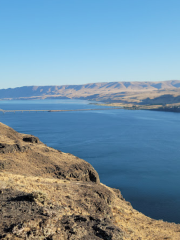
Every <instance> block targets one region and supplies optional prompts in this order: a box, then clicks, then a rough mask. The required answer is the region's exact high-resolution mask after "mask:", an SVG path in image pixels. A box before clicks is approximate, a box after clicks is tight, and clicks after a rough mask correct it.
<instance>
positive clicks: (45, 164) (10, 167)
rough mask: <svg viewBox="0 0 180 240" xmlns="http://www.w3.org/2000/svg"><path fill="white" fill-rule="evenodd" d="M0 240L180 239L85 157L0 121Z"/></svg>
mask: <svg viewBox="0 0 180 240" xmlns="http://www.w3.org/2000/svg"><path fill="white" fill-rule="evenodd" d="M0 215H1V218H0V239H6V240H7V239H9V240H11V239H13V240H20V239H37V240H39V239H42V240H45V239H46V240H57V239H62V240H68V239H69V240H75V239H82V240H86V239H88V240H90V239H92V240H96V239H97V240H98V239H99V240H100V239H107V240H111V239H112V240H123V239H132V240H140V239H141V240H143V239H156V240H157V239H159V240H160V239H180V225H179V224H174V223H168V222H163V221H162V220H159V221H157V220H153V219H151V218H149V217H147V216H145V215H143V214H142V213H140V212H138V211H136V210H135V209H133V207H132V206H131V204H130V203H129V202H127V201H125V200H124V198H123V197H122V195H121V193H120V191H119V190H117V189H112V188H109V187H107V186H105V185H103V184H102V183H100V180H99V176H98V173H97V172H96V171H95V169H94V168H93V167H92V166H91V165H90V164H89V163H87V162H86V161H84V160H82V159H79V158H78V157H75V156H73V155H72V154H68V153H63V152H61V151H58V150H55V149H53V148H50V147H48V146H46V145H45V144H43V143H42V142H41V141H40V140H39V139H38V138H37V137H34V136H32V135H26V134H20V133H18V132H16V131H14V130H13V129H12V128H10V127H8V126H6V125H4V124H2V123H0Z"/></svg>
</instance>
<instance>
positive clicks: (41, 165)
mask: <svg viewBox="0 0 180 240" xmlns="http://www.w3.org/2000/svg"><path fill="white" fill-rule="evenodd" d="M0 132H1V135H0V160H1V161H0V169H2V170H4V171H10V172H11V173H17V174H25V175H29V174H30V175H34V176H42V175H43V176H44V177H45V176H47V177H54V178H59V179H60V178H61V179H62V178H65V179H66V178H70V179H74V180H81V181H92V182H96V183H99V176H98V173H97V172H96V171H95V169H94V168H93V167H92V166H91V165H90V164H89V163H87V162H86V161H84V160H82V159H80V158H77V157H75V156H73V155H71V154H67V153H63V152H61V151H58V150H55V149H52V148H49V147H47V146H46V145H45V144H43V143H42V142H40V141H39V139H38V138H37V137H34V136H30V135H25V134H20V133H17V132H16V131H14V130H13V129H11V128H9V127H7V126H5V125H3V124H0ZM8 153H12V154H13V156H12V160H8V159H7V157H6V154H8ZM19 153H22V154H21V155H20V154H19Z"/></svg>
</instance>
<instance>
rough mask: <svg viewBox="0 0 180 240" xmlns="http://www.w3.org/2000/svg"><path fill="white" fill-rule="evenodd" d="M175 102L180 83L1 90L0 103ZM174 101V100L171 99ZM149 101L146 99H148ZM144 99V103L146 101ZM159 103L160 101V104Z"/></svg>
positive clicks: (98, 84) (174, 81) (87, 85)
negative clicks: (69, 100) (58, 100)
mask: <svg viewBox="0 0 180 240" xmlns="http://www.w3.org/2000/svg"><path fill="white" fill-rule="evenodd" d="M168 94H169V95H171V96H172V98H171V100H170V102H171V103H172V102H177V101H179V98H177V96H180V81H178V80H171V81H161V82H108V83H91V84H84V85H62V86H29V87H19V88H14V89H11V88H9V89H0V99H1V100H2V99H45V98H77V99H87V100H95V101H103V102H108V103H110V102H122V103H137V104H138V103H141V104H145V102H147V101H148V103H150V104H153V102H152V103H151V101H150V100H149V99H154V98H158V97H160V96H162V95H164V96H165V97H164V99H163V104H164V103H165V104H168V103H170V102H169V98H168V97H166V95H168ZM174 97H175V98H174ZM147 98H148V99H147ZM146 99H147V100H146ZM161 102H162V101H161Z"/></svg>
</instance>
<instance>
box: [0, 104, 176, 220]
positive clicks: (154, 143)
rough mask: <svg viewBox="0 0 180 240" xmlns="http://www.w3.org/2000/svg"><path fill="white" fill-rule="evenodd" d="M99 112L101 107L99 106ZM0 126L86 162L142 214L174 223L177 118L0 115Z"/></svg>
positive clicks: (120, 113) (110, 113) (115, 113)
mask: <svg viewBox="0 0 180 240" xmlns="http://www.w3.org/2000/svg"><path fill="white" fill-rule="evenodd" d="M0 108H2V109H47V110H48V109H82V108H99V106H94V105H89V102H88V101H80V100H79V101H78V100H39V101H7V102H4V101H2V102H0ZM104 108H105V107H104ZM0 121H1V122H3V123H5V124H7V125H9V126H11V127H13V128H14V129H15V130H17V131H19V132H23V133H28V134H33V135H35V136H38V137H39V138H40V140H41V141H43V142H44V143H46V144H47V145H49V146H51V147H54V148H56V149H60V150H61V151H64V152H70V153H72V154H74V155H76V156H78V157H80V158H83V159H85V160H86V161H88V162H89V163H91V164H92V165H93V166H94V168H95V169H96V170H97V171H98V173H99V175H100V179H101V182H102V183H104V184H106V185H108V186H110V187H115V188H119V189H120V190H121V192H122V194H123V196H124V197H125V199H126V200H128V201H130V202H131V203H132V205H133V207H134V208H136V209H138V210H139V211H141V212H143V213H144V214H146V215H148V216H150V217H152V218H156V219H163V220H166V221H172V222H177V223H180V212H179V209H180V187H179V183H180V114H179V113H170V112H157V111H143V110H141V111H129V110H123V109H122V110H113V109H112V110H104V111H98V110H97V111H86V112H57V113H49V112H37V113H36V112H26V113H21V112H20V113H5V114H3V113H0Z"/></svg>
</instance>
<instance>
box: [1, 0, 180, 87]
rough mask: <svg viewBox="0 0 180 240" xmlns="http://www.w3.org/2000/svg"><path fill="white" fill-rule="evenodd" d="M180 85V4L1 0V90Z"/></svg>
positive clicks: (163, 0) (171, 0)
mask: <svg viewBox="0 0 180 240" xmlns="http://www.w3.org/2000/svg"><path fill="white" fill-rule="evenodd" d="M162 80H180V0H0V88H9V87H18V86H26V85H64V84H84V83H90V82H109V81H162Z"/></svg>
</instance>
